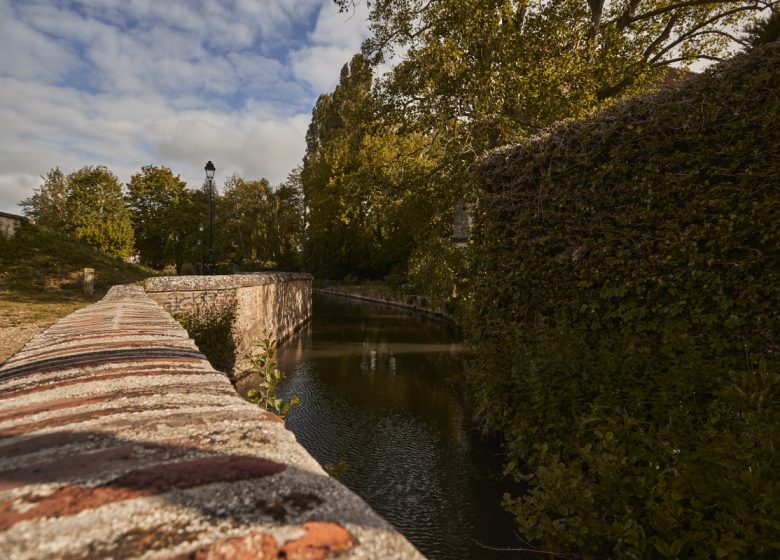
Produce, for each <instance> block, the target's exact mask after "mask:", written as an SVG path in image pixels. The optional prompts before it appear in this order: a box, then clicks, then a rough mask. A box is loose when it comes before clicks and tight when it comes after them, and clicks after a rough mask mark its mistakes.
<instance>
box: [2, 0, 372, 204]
mask: <svg viewBox="0 0 780 560" xmlns="http://www.w3.org/2000/svg"><path fill="white" fill-rule="evenodd" d="M63 6H64V4H62V3H59V2H57V3H54V2H50V1H48V0H0V48H1V49H2V52H3V53H4V55H5V56H3V57H2V58H0V210H2V211H7V212H15V213H19V211H20V209H19V207H18V206H17V203H18V202H19V201H21V200H22V199H24V198H26V197H28V196H30V195H32V193H33V189H34V188H35V187H37V186H39V185H40V182H41V181H40V176H41V175H43V174H45V173H46V172H47V171H48V170H49V169H51V168H53V167H57V166H59V167H60V168H61V169H62V170H63V171H64V172H70V171H73V170H76V169H78V168H80V167H82V166H84V165H106V166H107V167H108V168H109V169H111V170H112V171H114V172H115V173H116V174H117V175H118V176H119V177H120V179H122V180H123V181H128V180H129V179H130V176H131V175H132V174H133V173H136V172H138V171H139V170H140V168H141V166H143V165H150V164H151V165H166V166H169V167H171V169H172V170H173V171H174V172H175V173H177V174H181V176H182V178H183V179H185V180H186V181H187V182H188V184H189V185H190V187H192V188H197V187H199V186H200V185H201V184H202V181H203V166H204V164H205V162H206V161H207V160H212V161H213V162H214V163H215V164H216V166H217V178H218V182H219V183H220V184H221V183H222V181H223V180H224V178H226V177H228V176H229V175H231V174H232V173H234V172H237V173H240V174H242V175H245V176H247V177H266V178H268V179H269V180H270V181H271V182H272V183H278V182H280V181H282V180H283V179H284V178H285V177H286V175H287V173H288V172H289V171H290V170H291V169H292V168H294V167H295V166H296V165H298V164H299V163H300V161H301V158H302V157H303V153H304V150H305V134H306V129H307V126H308V123H309V119H310V114H311V106H312V105H313V102H314V101H315V99H316V96H317V94H319V93H320V92H322V91H326V90H330V89H332V88H333V86H334V85H335V84H336V82H337V81H338V75H339V70H340V68H341V66H342V65H343V64H344V63H345V62H347V61H349V59H350V58H351V57H352V56H353V55H354V53H356V52H358V51H359V49H360V44H361V42H362V41H363V39H364V38H365V37H366V36H367V30H366V29H367V26H366V23H365V20H364V14H362V15H361V14H358V15H353V16H350V15H347V14H339V13H338V9H337V8H336V6H335V5H334V4H333V3H332V1H331V0H261V1H258V0H190V1H188V2H169V1H164V2H163V1H160V0H75V1H74V2H71V3H70V4H69V5H68V7H67V8H64V7H63Z"/></svg>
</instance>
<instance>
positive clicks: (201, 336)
mask: <svg viewBox="0 0 780 560" xmlns="http://www.w3.org/2000/svg"><path fill="white" fill-rule="evenodd" d="M173 317H174V319H176V320H177V321H178V322H179V323H180V324H181V325H182V326H183V327H184V328H185V329H186V330H187V332H188V333H189V335H190V336H191V337H192V339H193V340H194V341H195V344H197V346H198V348H199V349H200V351H201V352H203V354H205V356H206V358H208V360H209V362H210V363H211V365H212V366H213V367H214V368H215V369H218V370H220V371H226V372H229V371H231V370H232V369H233V366H234V365H235V362H236V343H235V340H234V339H233V321H234V320H235V317H236V302H235V299H227V300H224V301H219V302H210V303H202V304H199V305H197V306H196V307H195V309H193V310H190V311H184V312H180V313H176V314H174V315H173Z"/></svg>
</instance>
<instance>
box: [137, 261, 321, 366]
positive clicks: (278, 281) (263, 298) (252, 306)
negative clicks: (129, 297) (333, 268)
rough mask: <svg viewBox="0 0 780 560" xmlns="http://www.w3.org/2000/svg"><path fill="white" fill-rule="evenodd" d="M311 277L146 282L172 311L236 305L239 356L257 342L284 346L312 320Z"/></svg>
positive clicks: (260, 275) (274, 274)
mask: <svg viewBox="0 0 780 560" xmlns="http://www.w3.org/2000/svg"><path fill="white" fill-rule="evenodd" d="M311 284H312V277H311V275H309V274H294V273H290V272H259V273H251V274H232V275H227V276H162V277H156V278H149V279H147V280H146V281H145V283H144V289H145V290H146V293H147V294H148V295H149V297H151V298H152V299H153V300H155V301H156V302H158V303H159V304H160V305H162V306H163V307H164V308H165V309H166V310H167V311H169V312H170V313H174V314H175V313H182V312H190V311H197V310H198V309H204V308H206V307H208V306H210V305H219V304H226V303H228V302H235V305H236V308H235V320H234V323H233V338H234V341H235V345H236V357H237V358H241V357H242V356H245V355H247V354H248V353H249V352H250V351H251V349H252V345H253V344H254V343H255V342H258V341H260V340H262V339H264V338H274V339H276V341H277V342H282V341H284V340H285V339H287V338H289V337H290V336H291V335H292V334H293V333H294V332H295V331H296V330H297V329H299V328H300V327H301V326H302V325H303V324H304V323H306V321H308V320H309V319H310V318H311Z"/></svg>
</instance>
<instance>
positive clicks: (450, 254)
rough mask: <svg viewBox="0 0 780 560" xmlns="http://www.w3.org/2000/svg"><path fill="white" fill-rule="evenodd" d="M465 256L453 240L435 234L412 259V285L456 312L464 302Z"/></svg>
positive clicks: (435, 302)
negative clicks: (462, 300) (462, 295)
mask: <svg viewBox="0 0 780 560" xmlns="http://www.w3.org/2000/svg"><path fill="white" fill-rule="evenodd" d="M465 262H466V259H465V256H464V253H463V251H462V250H461V249H459V248H458V247H456V246H455V245H454V244H453V242H452V241H451V240H450V239H442V238H438V237H432V238H431V239H429V240H428V241H426V242H425V243H423V244H422V245H421V246H420V247H418V248H417V249H416V250H415V251H414V252H413V253H412V256H411V257H410V258H409V276H408V279H409V285H410V289H411V291H413V292H418V293H423V294H425V295H426V296H427V299H428V300H430V302H431V303H432V304H433V305H434V306H435V307H436V308H438V309H442V310H445V311H447V312H449V313H452V312H453V311H455V310H456V308H457V306H458V304H459V303H460V301H461V294H462V292H463V286H464V281H465Z"/></svg>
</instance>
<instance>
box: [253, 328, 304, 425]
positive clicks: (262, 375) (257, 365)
mask: <svg viewBox="0 0 780 560" xmlns="http://www.w3.org/2000/svg"><path fill="white" fill-rule="evenodd" d="M249 361H250V363H251V366H250V367H249V368H248V369H247V370H246V371H245V372H244V373H248V374H250V375H255V376H257V378H258V383H257V389H254V388H253V389H249V390H248V391H247V393H246V400H248V401H249V402H251V403H254V404H256V405H258V406H259V407H261V408H263V409H265V410H270V411H273V412H275V413H276V414H278V415H279V416H280V417H281V418H283V419H284V418H286V417H287V414H288V413H289V412H290V409H291V408H292V407H294V406H295V405H297V404H298V403H300V402H301V399H300V397H299V396H298V395H294V396H293V397H292V399H290V400H289V401H287V402H285V401H284V399H282V398H280V397H277V396H276V394H275V393H276V386H277V385H278V384H279V381H281V379H282V377H284V374H283V373H282V372H281V371H280V370H279V368H277V367H276V341H274V340H269V339H263V340H262V341H260V342H259V343H257V344H256V350H255V351H254V352H253V353H252V356H251V357H250V358H249Z"/></svg>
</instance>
